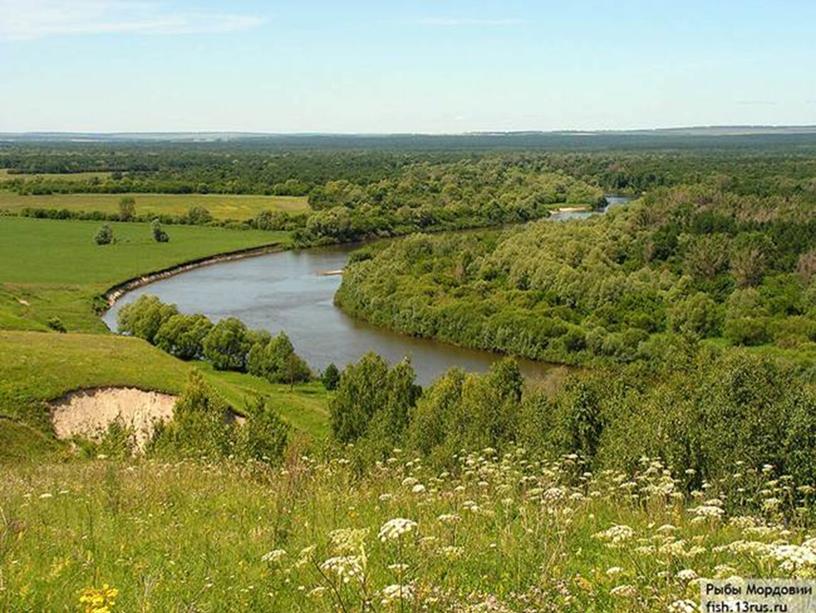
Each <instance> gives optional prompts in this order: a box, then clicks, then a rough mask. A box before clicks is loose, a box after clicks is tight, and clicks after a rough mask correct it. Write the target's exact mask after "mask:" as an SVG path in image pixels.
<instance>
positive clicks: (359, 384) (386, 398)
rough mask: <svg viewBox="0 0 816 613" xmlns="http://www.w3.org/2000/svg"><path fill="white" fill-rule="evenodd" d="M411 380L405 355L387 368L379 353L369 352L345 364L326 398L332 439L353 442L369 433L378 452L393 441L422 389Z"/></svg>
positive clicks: (394, 441)
mask: <svg viewBox="0 0 816 613" xmlns="http://www.w3.org/2000/svg"><path fill="white" fill-rule="evenodd" d="M414 379H415V374H414V370H413V368H411V365H410V362H409V361H408V360H407V358H406V359H405V360H403V361H402V362H400V363H399V364H396V365H395V366H394V367H393V368H389V366H388V364H387V363H386V362H385V360H383V359H382V358H381V357H380V356H378V355H376V354H374V353H368V354H366V355H364V356H363V357H362V358H360V360H359V361H358V362H357V363H356V364H350V365H349V366H347V367H346V369H345V370H344V371H343V374H342V375H341V376H340V383H339V385H338V387H337V392H336V393H335V395H334V396H333V397H332V398H331V400H330V401H329V411H330V422H331V428H332V433H333V434H334V437H335V439H336V440H337V441H339V442H341V443H352V442H354V441H357V440H358V439H361V438H364V437H366V436H367V435H370V439H372V440H373V441H374V442H376V443H377V445H379V446H380V447H381V451H385V450H387V449H389V447H388V445H389V444H390V445H393V444H396V443H397V442H398V441H399V440H400V437H401V436H402V434H403V432H404V430H405V428H406V426H407V425H408V422H409V419H410V412H411V410H412V409H413V406H414V404H415V402H416V399H417V397H418V396H419V394H420V392H421V388H420V387H419V386H418V385H416V384H415V383H414Z"/></svg>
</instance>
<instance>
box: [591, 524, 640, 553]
mask: <svg viewBox="0 0 816 613" xmlns="http://www.w3.org/2000/svg"><path fill="white" fill-rule="evenodd" d="M634 535H635V531H634V530H632V528H630V527H629V526H625V525H617V524H616V525H614V526H612V527H611V528H607V529H606V530H604V531H603V532H598V533H596V534H593V535H592V537H593V538H596V539H598V540H600V541H603V542H605V543H606V544H607V545H609V546H610V547H617V546H619V545H622V544H623V543H625V542H626V541H628V540H630V539H631V538H632V537H633V536H634Z"/></svg>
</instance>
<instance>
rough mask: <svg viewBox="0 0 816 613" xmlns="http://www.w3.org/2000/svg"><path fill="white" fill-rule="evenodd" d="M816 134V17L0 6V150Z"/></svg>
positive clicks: (711, 1)
mask: <svg viewBox="0 0 816 613" xmlns="http://www.w3.org/2000/svg"><path fill="white" fill-rule="evenodd" d="M748 124H750V125H806V124H807V125H812V124H816V1H813V0H803V1H798V0H797V1H793V0H776V1H757V0H739V1H729V0H704V1H701V0H683V1H678V0H671V1H665V0H648V1H647V0H610V1H601V0H596V1H582V0H571V1H569V0H559V1H553V2H551V1H549V0H539V1H531V0H530V1H526V2H522V1H519V0H502V1H494V0H467V1H466V0H457V1H452V0H434V1H426V0H413V1H407V0H406V1H403V0H376V1H373V0H371V1H369V0H358V1H355V0H333V1H310V0H299V1H288V0H267V1H259V0H231V1H228V2H226V1H225V2H214V1H208V0H200V1H195V0H146V1H142V0H69V1H59V0H0V132H22V131H77V132H134V131H148V132H159V131H250V132H274V133H293V132H333V133H397V132H399V133H402V132H421V133H461V132H469V131H510V130H600V129H606V130H617V129H634V128H660V127H681V126H701V125H748Z"/></svg>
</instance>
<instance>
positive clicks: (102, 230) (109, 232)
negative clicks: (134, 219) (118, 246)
mask: <svg viewBox="0 0 816 613" xmlns="http://www.w3.org/2000/svg"><path fill="white" fill-rule="evenodd" d="M94 242H95V243H96V244H97V245H110V244H111V243H112V242H113V229H112V228H111V227H110V226H109V225H108V224H102V225H101V226H100V227H99V230H97V232H96V234H95V235H94Z"/></svg>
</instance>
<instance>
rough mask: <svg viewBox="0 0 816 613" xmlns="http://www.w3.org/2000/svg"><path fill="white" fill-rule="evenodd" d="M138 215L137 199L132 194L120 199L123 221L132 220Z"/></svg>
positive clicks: (121, 218)
mask: <svg viewBox="0 0 816 613" xmlns="http://www.w3.org/2000/svg"><path fill="white" fill-rule="evenodd" d="M135 217H136V200H135V199H134V198H132V197H131V196H125V197H124V198H122V199H121V200H119V219H120V220H121V221H132V220H133V219H135Z"/></svg>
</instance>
